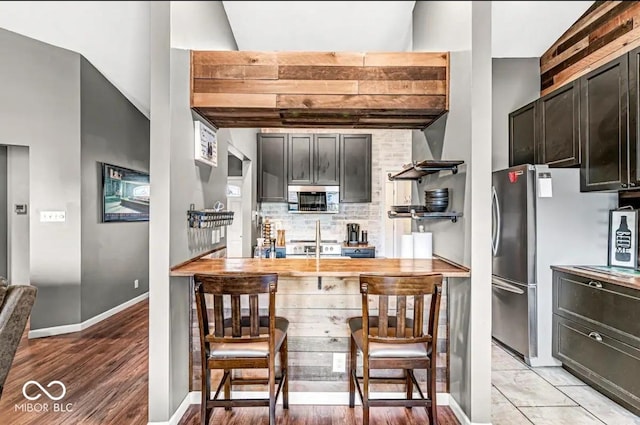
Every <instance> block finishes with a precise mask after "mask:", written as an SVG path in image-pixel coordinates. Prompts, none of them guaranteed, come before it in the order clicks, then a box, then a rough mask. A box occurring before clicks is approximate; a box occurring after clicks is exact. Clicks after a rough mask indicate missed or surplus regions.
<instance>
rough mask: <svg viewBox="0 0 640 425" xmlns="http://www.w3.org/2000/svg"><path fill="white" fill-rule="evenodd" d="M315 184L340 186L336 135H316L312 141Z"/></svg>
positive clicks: (338, 146) (338, 149)
mask: <svg viewBox="0 0 640 425" xmlns="http://www.w3.org/2000/svg"><path fill="white" fill-rule="evenodd" d="M313 151H314V152H313V153H314V160H315V169H314V171H315V177H314V182H315V183H316V184H322V185H325V186H338V185H339V184H340V142H339V138H338V135H337V134H316V135H315V136H314V141H313Z"/></svg>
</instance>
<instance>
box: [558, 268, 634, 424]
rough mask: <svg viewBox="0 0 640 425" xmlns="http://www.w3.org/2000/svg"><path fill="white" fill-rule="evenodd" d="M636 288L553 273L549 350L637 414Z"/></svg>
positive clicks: (580, 375) (607, 394) (603, 391)
mask: <svg viewBox="0 0 640 425" xmlns="http://www.w3.org/2000/svg"><path fill="white" fill-rule="evenodd" d="M638 317H640V290H637V289H632V288H628V287H624V286H620V285H616V284H613V283H609V282H603V281H599V280H596V279H589V278H586V277H582V276H577V275H573V274H569V273H563V272H558V271H554V273H553V355H554V357H556V358H557V359H558V360H560V361H562V364H563V366H564V367H565V368H566V369H568V370H570V371H571V372H572V373H574V374H575V375H577V376H578V377H580V378H581V379H582V380H583V381H585V382H587V383H589V384H591V385H592V386H593V387H594V388H595V389H597V390H598V391H600V392H602V393H603V394H605V395H606V396H608V397H610V398H611V399H613V400H615V401H616V402H618V403H620V404H622V405H623V406H625V407H626V408H628V409H629V410H631V411H632V412H634V413H635V414H640V331H639V329H640V321H639V320H638Z"/></svg>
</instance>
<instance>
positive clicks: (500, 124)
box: [491, 58, 540, 170]
mask: <svg viewBox="0 0 640 425" xmlns="http://www.w3.org/2000/svg"><path fill="white" fill-rule="evenodd" d="M491 89H492V95H491V99H492V101H493V103H492V105H491V107H492V115H493V128H492V134H493V135H492V139H493V147H492V149H491V150H492V152H493V160H492V169H493V170H502V169H505V168H507V167H508V166H509V113H510V112H512V111H515V110H516V109H518V108H519V107H521V106H524V105H526V104H527V103H529V102H532V101H534V100H536V99H537V98H538V97H540V60H539V58H502V59H493V81H492V84H491Z"/></svg>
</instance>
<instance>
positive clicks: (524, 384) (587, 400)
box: [491, 344, 640, 425]
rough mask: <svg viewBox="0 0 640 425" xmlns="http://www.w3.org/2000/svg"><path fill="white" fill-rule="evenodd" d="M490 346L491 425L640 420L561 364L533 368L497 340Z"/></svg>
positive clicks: (633, 423) (628, 424)
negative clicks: (501, 345)
mask: <svg viewBox="0 0 640 425" xmlns="http://www.w3.org/2000/svg"><path fill="white" fill-rule="evenodd" d="M491 350H492V376H491V380H492V384H493V385H492V388H491V402H492V414H491V417H492V418H491V419H492V423H493V425H531V424H534V425H592V424H593V425H602V424H607V425H640V417H638V416H636V415H634V414H633V413H631V412H629V411H628V410H626V409H624V408H623V407H621V406H620V405H618V404H616V403H615V402H613V401H611V400H609V399H608V398H607V397H605V396H603V395H602V394H600V393H599V392H597V391H596V390H594V389H593V388H591V387H589V386H587V385H586V384H585V383H584V382H582V381H581V380H580V379H578V378H576V377H575V376H573V375H571V374H570V373H569V372H567V371H566V370H564V369H563V368H561V367H538V368H530V367H529V366H527V365H526V364H524V363H523V362H522V360H520V359H519V358H517V357H515V356H513V355H512V354H511V353H510V352H508V351H507V350H505V349H503V348H502V347H500V346H499V345H497V344H493V345H492V346H491Z"/></svg>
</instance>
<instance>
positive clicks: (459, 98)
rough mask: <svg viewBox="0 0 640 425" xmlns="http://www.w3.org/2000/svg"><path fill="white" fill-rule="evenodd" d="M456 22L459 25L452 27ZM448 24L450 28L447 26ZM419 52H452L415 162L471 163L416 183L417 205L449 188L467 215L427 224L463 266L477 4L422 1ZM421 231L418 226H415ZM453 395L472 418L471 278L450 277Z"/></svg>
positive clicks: (417, 139)
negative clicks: (441, 97)
mask: <svg viewBox="0 0 640 425" xmlns="http://www.w3.org/2000/svg"><path fill="white" fill-rule="evenodd" d="M452 22H455V24H450V23H452ZM443 23H446V25H444V26H443ZM413 50H414V51H450V52H451V54H450V88H449V90H450V99H449V103H450V107H449V112H448V113H447V114H446V115H445V116H443V117H442V118H440V119H439V120H438V122H436V123H434V124H433V125H431V126H430V127H428V128H427V129H426V130H425V131H424V132H421V131H414V132H413V149H412V154H413V160H416V161H421V160H423V159H459V160H464V161H465V165H463V166H462V167H461V168H460V171H459V172H458V173H457V174H455V175H453V174H452V173H450V172H444V173H439V174H435V175H432V176H429V177H428V178H427V179H426V180H425V181H424V182H423V183H422V184H421V185H418V184H417V183H415V184H413V188H412V191H413V193H412V199H413V203H420V204H422V203H423V202H424V190H425V189H427V188H439V187H448V188H449V189H450V195H449V197H450V198H449V202H450V207H449V209H450V210H455V211H462V212H463V217H462V218H460V219H458V222H457V223H452V222H451V221H446V220H423V221H422V222H420V223H419V224H423V225H424V226H425V228H426V231H431V232H433V252H434V254H437V255H441V256H443V257H445V258H448V259H451V260H453V261H455V262H458V263H460V264H464V265H467V266H469V265H470V263H471V181H470V174H469V173H468V170H469V167H470V160H471V100H472V99H471V72H472V71H471V2H423V1H418V2H416V5H415V7H414V10H413ZM412 226H413V229H414V230H415V229H416V228H417V226H418V223H416V222H414V223H412ZM448 291H449V293H448V302H449V306H448V312H449V338H450V339H449V344H450V345H449V354H450V360H449V362H450V363H449V365H450V371H449V384H450V387H449V393H450V394H451V397H452V398H453V399H454V400H455V401H456V402H457V403H458V405H459V406H460V407H461V408H462V410H463V411H464V412H465V414H466V415H467V416H468V417H471V367H470V362H471V354H470V346H469V341H470V332H471V329H470V320H469V318H470V310H471V297H470V294H471V293H470V279H449V285H448Z"/></svg>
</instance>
